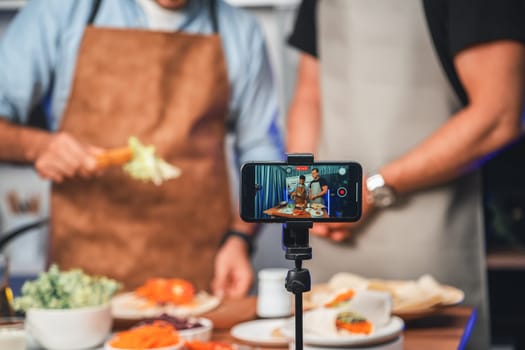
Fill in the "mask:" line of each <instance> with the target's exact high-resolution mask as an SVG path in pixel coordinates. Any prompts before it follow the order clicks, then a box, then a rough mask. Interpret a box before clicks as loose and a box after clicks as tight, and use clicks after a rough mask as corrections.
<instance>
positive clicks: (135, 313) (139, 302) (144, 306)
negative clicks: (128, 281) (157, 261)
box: [111, 278, 221, 319]
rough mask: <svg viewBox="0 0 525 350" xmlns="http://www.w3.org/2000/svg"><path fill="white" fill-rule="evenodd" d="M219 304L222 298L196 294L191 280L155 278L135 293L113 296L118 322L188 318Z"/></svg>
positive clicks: (205, 293) (115, 316) (202, 293)
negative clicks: (123, 320) (170, 317)
mask: <svg viewBox="0 0 525 350" xmlns="http://www.w3.org/2000/svg"><path fill="white" fill-rule="evenodd" d="M220 302H221V299H220V298H219V297H216V296H214V295H211V294H209V293H207V292H205V291H199V292H196V291H195V288H194V286H193V284H192V283H190V282H189V281H186V280H183V279H177V278H172V279H164V278H154V279H150V280H148V281H146V283H145V284H144V285H142V286H140V287H139V288H137V289H135V290H134V291H133V292H128V293H122V294H118V295H116V296H115V297H113V298H112V300H111V311H112V314H113V317H114V318H117V319H143V318H151V317H156V316H160V315H162V314H167V315H170V316H175V317H189V316H198V315H201V314H204V313H206V312H208V311H211V310H213V309H215V308H216V307H217V306H219V304H220Z"/></svg>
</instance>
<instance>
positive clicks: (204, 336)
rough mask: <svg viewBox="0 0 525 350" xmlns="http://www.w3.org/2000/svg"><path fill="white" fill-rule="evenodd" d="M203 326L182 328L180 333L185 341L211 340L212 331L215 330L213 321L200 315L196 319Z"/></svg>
mask: <svg viewBox="0 0 525 350" xmlns="http://www.w3.org/2000/svg"><path fill="white" fill-rule="evenodd" d="M196 321H197V322H199V323H200V324H201V325H202V327H196V328H190V329H182V330H180V331H178V332H179V335H180V337H181V338H182V339H184V340H185V341H192V340H199V341H209V340H210V339H211V333H212V331H213V322H212V321H211V320H209V319H207V318H204V317H199V318H197V319H196Z"/></svg>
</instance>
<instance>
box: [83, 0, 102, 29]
mask: <svg viewBox="0 0 525 350" xmlns="http://www.w3.org/2000/svg"><path fill="white" fill-rule="evenodd" d="M101 2H102V0H94V1H93V7H92V8H91V13H90V14H89V19H88V22H87V24H88V25H92V24H93V22H95V18H96V17H97V13H98V9H99V7H100V3H101Z"/></svg>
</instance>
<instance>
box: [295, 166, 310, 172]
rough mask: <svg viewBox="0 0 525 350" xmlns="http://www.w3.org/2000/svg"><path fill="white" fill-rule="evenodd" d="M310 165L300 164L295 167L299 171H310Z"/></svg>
mask: <svg viewBox="0 0 525 350" xmlns="http://www.w3.org/2000/svg"><path fill="white" fill-rule="evenodd" d="M308 169H309V167H308V166H307V165H306V166H305V165H298V166H296V167H295V170H297V171H308Z"/></svg>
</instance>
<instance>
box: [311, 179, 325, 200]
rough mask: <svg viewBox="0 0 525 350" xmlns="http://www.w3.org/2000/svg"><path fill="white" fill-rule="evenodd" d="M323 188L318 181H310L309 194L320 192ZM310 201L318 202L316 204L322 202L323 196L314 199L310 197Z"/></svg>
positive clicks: (313, 194)
mask: <svg viewBox="0 0 525 350" xmlns="http://www.w3.org/2000/svg"><path fill="white" fill-rule="evenodd" d="M322 190H323V189H322V188H321V184H320V183H319V181H315V182H314V181H312V182H311V183H310V194H311V195H312V196H315V195H317V194H318V193H321V191H322ZM310 203H318V204H324V198H323V197H317V198H315V199H311V200H310Z"/></svg>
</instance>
